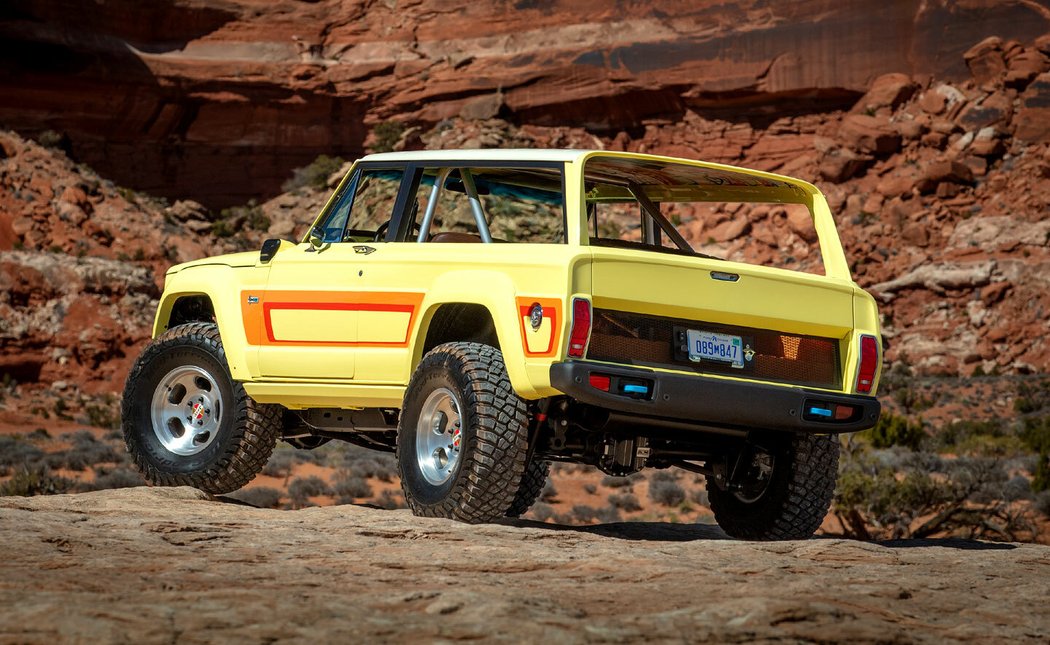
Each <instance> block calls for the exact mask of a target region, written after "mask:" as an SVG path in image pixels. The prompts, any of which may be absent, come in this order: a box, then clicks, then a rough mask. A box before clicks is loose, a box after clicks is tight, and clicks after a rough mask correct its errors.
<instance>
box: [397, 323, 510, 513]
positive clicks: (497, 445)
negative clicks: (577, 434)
mask: <svg viewBox="0 0 1050 645" xmlns="http://www.w3.org/2000/svg"><path fill="white" fill-rule="evenodd" d="M442 388H443V389H445V390H446V391H448V392H451V393H452V394H454V395H455V396H456V397H457V398H458V403H459V414H460V421H461V426H460V428H461V433H462V434H461V435H460V444H459V445H460V447H459V454H458V457H457V461H456V464H455V466H454V468H453V469H452V470H451V472H450V474H449V476H448V479H447V480H446V481H444V482H443V483H440V484H434V483H431V482H430V481H427V479H426V477H425V475H424V474H423V470H422V467H421V465H420V463H419V460H418V458H417V444H416V442H417V438H416V437H417V430H418V426H419V419H420V415H421V412H422V409H423V405H424V402H425V401H426V400H427V399H428V397H429V396H431V395H432V393H434V392H435V391H438V390H439V389H442ZM528 448H529V446H528V418H527V415H526V407H525V402H524V401H522V399H521V398H520V397H518V395H517V394H515V393H514V390H513V389H512V388H511V385H510V378H509V377H508V376H507V370H506V367H505V366H504V363H503V354H502V353H501V352H500V351H499V350H498V349H496V348H495V347H491V346H489V345H483V344H480V343H464V342H456V343H445V344H443V345H438V346H437V347H435V348H434V349H432V350H431V351H430V352H429V353H427V355H426V356H424V357H423V360H422V361H421V362H420V363H419V366H418V367H417V368H416V371H415V373H414V374H413V375H412V379H411V381H410V382H409V384H408V389H407V390H406V392H405V399H404V405H403V406H402V411H401V417H400V420H399V422H398V431H397V450H396V455H397V469H398V474H399V475H400V477H401V488H402V491H403V492H404V495H405V501H406V503H407V504H408V507H409V508H410V509H412V512H413V513H415V514H416V515H420V516H425V517H444V518H449V519H454V520H459V521H462V522H469V523H473V524H477V523H482V522H492V521H495V520H499V519H501V518H504V517H506V515H507V512H508V510H509V509H510V507H511V504H512V503H513V502H514V500H515V495H516V493H517V491H518V488H519V486H520V484H521V481H522V477H523V476H524V475H525V471H526V466H527V463H526V462H527V458H528Z"/></svg>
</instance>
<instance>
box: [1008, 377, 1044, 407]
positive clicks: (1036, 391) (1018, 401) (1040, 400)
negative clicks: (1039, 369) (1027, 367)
mask: <svg viewBox="0 0 1050 645" xmlns="http://www.w3.org/2000/svg"><path fill="white" fill-rule="evenodd" d="M1048 406H1050V381H1046V380H1043V379H1040V380H1039V381H1038V382H1036V383H1032V382H1029V381H1022V382H1021V383H1019V384H1018V385H1017V395H1016V396H1015V397H1014V410H1015V411H1017V412H1020V413H1021V414H1030V413H1032V412H1038V411H1040V410H1042V409H1043V408H1046V407H1048Z"/></svg>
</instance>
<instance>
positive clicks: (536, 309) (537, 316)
mask: <svg viewBox="0 0 1050 645" xmlns="http://www.w3.org/2000/svg"><path fill="white" fill-rule="evenodd" d="M529 324H530V325H532V331H538V330H539V328H540V325H542V324H543V305H541V304H540V303H538V302H534V303H532V308H531V309H530V310H529Z"/></svg>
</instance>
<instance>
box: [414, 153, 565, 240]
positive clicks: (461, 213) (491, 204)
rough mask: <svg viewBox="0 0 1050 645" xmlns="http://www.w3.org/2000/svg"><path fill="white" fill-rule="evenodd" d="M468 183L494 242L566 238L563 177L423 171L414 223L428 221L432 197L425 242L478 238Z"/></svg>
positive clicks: (545, 172)
mask: <svg viewBox="0 0 1050 645" xmlns="http://www.w3.org/2000/svg"><path fill="white" fill-rule="evenodd" d="M438 182H440V183H439V186H438V189H437V192H436V194H435V192H434V185H435V183H438ZM471 183H473V186H474V188H475V189H476V195H477V205H479V206H480V209H481V214H482V218H483V220H484V223H485V227H486V228H487V229H488V232H489V234H490V235H491V236H492V238H493V241H494V242H525V243H534V244H544V243H546V244H561V243H564V242H565V207H564V190H563V185H562V176H561V172H560V170H558V169H553V168H549V169H548V168H427V169H425V170H424V172H423V176H422V178H421V180H420V183H419V190H418V191H417V193H416V204H415V207H416V217H415V221H416V224H417V225H421V226H425V225H427V222H426V214H427V210H428V206H429V205H430V203H431V201H432V200H433V204H434V209H433V216H432V218H431V220H430V222H429V226H428V230H427V240H428V241H432V242H469V241H480V239H481V235H480V233H481V231H480V230H479V227H478V222H477V215H476V213H475V206H474V204H472V203H471V202H472V199H471V193H472V192H473V191H472V190H471V188H470V185H471ZM417 230H418V229H417ZM473 238H476V239H473Z"/></svg>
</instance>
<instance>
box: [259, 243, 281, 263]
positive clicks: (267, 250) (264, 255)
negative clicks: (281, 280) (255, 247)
mask: <svg viewBox="0 0 1050 645" xmlns="http://www.w3.org/2000/svg"><path fill="white" fill-rule="evenodd" d="M280 248H281V240H276V239H269V240H266V241H265V242H263V245H262V250H261V251H259V261H260V262H262V263H263V264H266V263H267V262H269V261H270V260H272V259H273V256H275V255H277V251H278V250H279V249H280Z"/></svg>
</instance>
